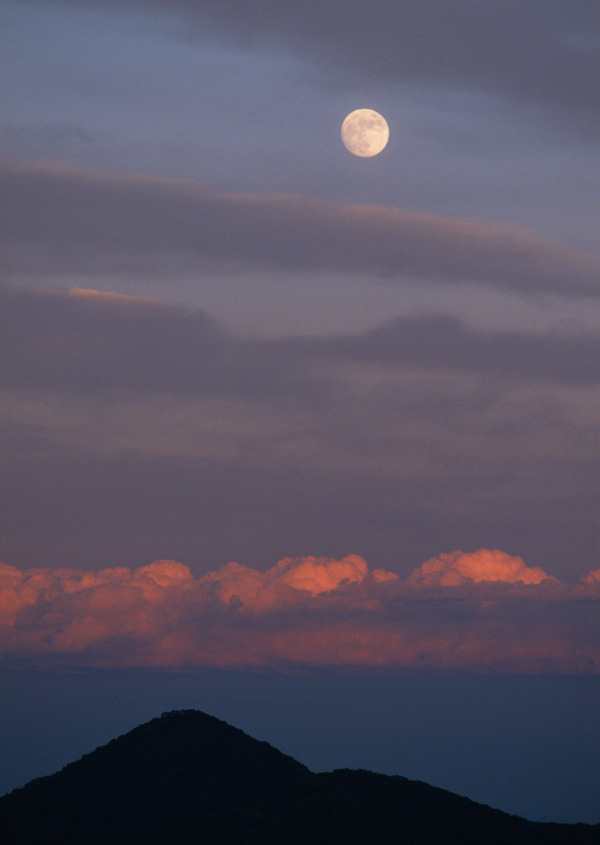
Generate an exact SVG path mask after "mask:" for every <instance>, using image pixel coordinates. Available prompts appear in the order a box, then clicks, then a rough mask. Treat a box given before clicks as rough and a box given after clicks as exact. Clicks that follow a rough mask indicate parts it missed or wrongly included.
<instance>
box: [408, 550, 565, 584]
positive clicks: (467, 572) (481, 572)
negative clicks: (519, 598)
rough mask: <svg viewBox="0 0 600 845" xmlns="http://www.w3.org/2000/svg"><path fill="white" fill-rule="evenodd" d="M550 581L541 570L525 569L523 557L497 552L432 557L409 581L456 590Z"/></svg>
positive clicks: (451, 553)
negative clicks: (489, 583)
mask: <svg viewBox="0 0 600 845" xmlns="http://www.w3.org/2000/svg"><path fill="white" fill-rule="evenodd" d="M548 577H549V576H548V575H547V574H546V573H545V572H544V570H543V569H540V567H539V566H534V567H528V566H525V563H524V561H523V560H522V558H520V557H513V556H512V555H507V554H505V552H501V551H498V549H478V550H477V551H476V552H472V553H464V552H449V553H442V554H441V555H440V556H439V557H432V558H430V560H427V561H425V563H423V564H421V566H420V567H419V568H418V569H416V570H415V571H414V572H413V573H412V575H411V577H410V580H411V581H412V582H413V583H419V584H426V585H428V586H433V585H441V586H444V587H454V586H457V585H458V584H464V583H465V581H466V580H471V581H475V582H476V583H479V582H480V581H504V582H505V583H508V584H518V583H521V584H540V583H541V582H542V581H543V580H544V579H545V578H548Z"/></svg>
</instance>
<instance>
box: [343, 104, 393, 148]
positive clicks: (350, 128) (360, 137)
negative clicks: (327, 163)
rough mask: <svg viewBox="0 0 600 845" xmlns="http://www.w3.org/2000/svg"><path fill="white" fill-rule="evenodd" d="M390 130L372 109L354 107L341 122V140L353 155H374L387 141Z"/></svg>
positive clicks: (383, 119)
mask: <svg viewBox="0 0 600 845" xmlns="http://www.w3.org/2000/svg"><path fill="white" fill-rule="evenodd" d="M389 137H390V130H389V127H388V125H387V123H386V120H385V118H383V117H382V116H381V115H380V114H379V113H378V112H376V111H373V109H356V111H353V112H350V114H349V115H348V116H347V117H346V118H345V119H344V122H343V123H342V141H343V142H344V146H345V147H346V149H347V150H349V151H350V152H351V153H353V154H354V155H355V156H362V157H363V158H367V157H369V156H376V155H377V153H380V152H381V151H382V149H383V148H384V147H385V145H386V144H387V142H388V138H389Z"/></svg>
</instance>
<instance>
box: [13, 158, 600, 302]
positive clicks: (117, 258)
mask: <svg viewBox="0 0 600 845" xmlns="http://www.w3.org/2000/svg"><path fill="white" fill-rule="evenodd" d="M0 217H1V218H2V220H3V226H2V231H1V233H0V255H2V256H3V263H2V268H1V269H2V270H3V271H4V273H5V274H6V275H7V276H8V277H13V278H20V279H22V278H26V277H27V276H28V275H29V274H30V273H32V272H36V271H39V270H42V271H43V273H44V274H45V275H53V274H57V275H61V274H62V275H64V274H73V273H82V274H89V273H108V272H112V273H117V272H118V273H120V274H130V275H131V274H135V275H140V274H142V275H144V276H146V277H147V276H154V277H157V276H158V277H160V276H164V275H165V274H168V275H169V276H170V277H171V278H172V276H173V273H174V272H175V271H176V270H177V268H178V269H179V270H180V271H181V272H186V273H189V272H190V271H191V270H192V269H193V270H195V271H197V270H198V268H199V267H202V266H203V262H204V263H206V262H209V261H215V260H218V261H223V260H225V261H228V262H234V263H235V262H238V263H239V262H246V263H250V264H251V265H254V266H261V267H263V268H264V267H270V268H272V269H275V270H289V271H298V270H301V271H304V272H312V271H336V272H356V271H363V270H366V271H368V272H369V274H370V276H375V277H379V278H383V279H391V280H394V281H402V280H403V279H405V278H407V277H411V278H420V279H423V280H428V281H431V282H440V281H445V282H464V281H473V282H476V283H481V284H485V285H494V286H496V285H499V286H501V287H502V288H503V289H513V290H517V291H546V292H555V293H556V292H557V293H562V294H568V295H573V294H582V295H592V294H595V293H597V291H598V278H599V277H600V259H599V258H598V256H595V255H592V254H587V253H583V252H579V251H577V250H576V249H571V248H569V247H566V246H561V245H560V244H558V243H556V242H553V241H550V240H545V239H544V238H541V237H537V236H536V235H534V234H532V233H530V232H528V231H527V230H524V229H521V228H519V227H518V226H511V225H508V224H500V223H493V222H481V221H474V220H468V219H461V218H454V217H444V216H442V215H437V214H424V213H415V212H411V211H407V210H404V209H398V208H387V207H381V206H368V205H342V204H340V205H335V204H331V203H327V202H325V201H323V200H317V199H311V198H309V197H305V196H298V195H267V194H262V195H256V194H227V193H222V192H218V191H215V190H211V189H210V188H208V187H206V186H205V185H202V184H199V183H197V182H194V181H189V180H188V181H186V180H168V179H159V178H154V177H141V176H138V177H128V176H115V175H110V174H101V173H89V172H83V171H78V170H75V169H73V168H69V167H66V166H57V165H51V164H27V165H26V164H17V163H14V162H9V161H3V162H1V161H0ZM115 219H118V221H119V225H118V226H115Z"/></svg>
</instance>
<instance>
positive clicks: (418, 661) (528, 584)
mask: <svg viewBox="0 0 600 845" xmlns="http://www.w3.org/2000/svg"><path fill="white" fill-rule="evenodd" d="M582 580H583V582H584V585H583V586H570V585H567V584H563V583H561V582H560V581H558V580H556V579H554V578H551V577H549V576H547V574H546V573H545V572H544V571H543V570H542V569H540V568H538V567H532V568H530V567H527V566H526V565H525V564H524V562H523V560H522V559H521V558H519V557H514V556H511V555H507V554H505V553H504V552H501V551H498V550H487V549H479V550H477V551H476V552H473V553H463V552H459V551H457V552H451V553H448V554H441V555H440V556H439V557H437V558H432V559H431V560H429V561H426V562H425V563H424V564H422V565H421V566H420V567H419V568H418V569H416V570H415V571H414V572H413V573H412V575H410V576H409V578H408V579H406V580H402V579H400V578H399V576H398V575H397V574H396V573H393V572H387V571H385V570H369V567H368V566H367V563H366V562H365V561H364V560H363V558H361V557H359V556H358V555H348V556H347V557H345V558H341V559H331V558H322V557H321V558H319V557H313V556H306V557H300V558H284V559H283V560H281V561H279V562H278V563H277V564H275V566H273V567H271V568H270V569H268V570H266V571H265V572H261V571H259V570H257V569H253V568H251V567H247V566H243V565H242V564H240V563H235V562H231V563H228V564H226V565H225V566H223V567H221V568H220V569H219V570H216V571H213V572H208V573H206V574H205V575H202V576H201V577H199V578H195V577H194V576H193V575H192V573H191V572H190V570H189V569H188V568H187V567H186V566H184V565H183V564H181V563H178V562H176V561H169V560H160V561H155V562H154V563H151V564H149V565H147V566H142V567H139V568H138V569H135V570H131V569H129V568H127V567H117V568H109V569H104V570H101V571H99V572H86V571H81V570H75V569H55V570H51V569H42V568H39V569H31V570H26V571H21V570H19V569H17V568H15V567H13V566H8V565H6V564H2V565H0V634H1V637H2V649H3V653H4V659H5V661H7V662H8V663H10V664H14V663H17V664H19V663H28V664H31V663H34V664H43V665H47V664H52V665H65V664H67V665H73V664H77V665H94V666H164V667H169V666H171V667H174V666H178V667H185V666H187V667H193V666H220V667H244V666H246V667H282V666H284V667H286V668H288V669H291V668H293V667H310V666H325V667H338V668H344V667H345V668H353V669H361V670H363V671H371V670H382V669H385V670H394V669H401V668H406V667H409V668H429V669H460V670H469V671H485V672H490V671H495V672H503V671H511V672H515V671H516V672H587V673H596V672H599V671H600V613H598V610H599V605H600V577H598V571H596V572H593V573H590V574H589V575H586V576H584V578H583V579H582Z"/></svg>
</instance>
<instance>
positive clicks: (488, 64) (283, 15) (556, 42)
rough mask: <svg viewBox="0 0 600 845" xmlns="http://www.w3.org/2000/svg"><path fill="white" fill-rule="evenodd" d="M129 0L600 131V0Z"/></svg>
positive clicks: (356, 76)
mask: <svg viewBox="0 0 600 845" xmlns="http://www.w3.org/2000/svg"><path fill="white" fill-rule="evenodd" d="M76 1H77V2H79V3H81V0H76ZM130 2H131V5H134V6H138V7H141V8H145V9H149V10H153V11H154V10H163V11H165V10H168V11H169V12H176V13H178V14H179V15H181V16H182V17H183V20H184V22H185V32H186V35H188V36H189V37H197V38H201V39H202V40H206V39H208V38H211V37H214V35H215V34H218V35H219V36H221V37H223V38H225V39H228V40H229V41H231V42H232V43H234V44H236V45H240V44H241V45H245V46H258V47H269V48H273V49H278V50H291V51H293V52H295V53H296V54H297V55H299V56H301V57H303V58H304V59H305V60H307V61H310V62H313V63H315V64H317V65H318V66H319V67H320V68H321V69H323V70H324V71H326V70H328V69H329V70H332V71H333V70H337V71H338V73H337V75H336V77H335V79H336V82H337V84H338V85H340V86H343V87H345V88H350V87H356V86H358V85H360V84H361V83H362V82H364V80H365V78H367V79H370V80H374V81H377V82H384V83H387V84H389V85H394V84H404V85H406V84H410V83H415V84H418V85H434V86H439V87H442V88H449V87H452V88H458V89H463V90H473V91H478V92H483V93H486V94H490V95H493V96H497V97H500V98H503V99H505V100H507V101H510V102H513V103H516V104H529V105H534V106H536V105H537V106H540V107H542V108H544V109H546V110H547V111H548V112H549V113H550V114H551V115H554V117H555V118H556V119H563V120H565V121H569V122H570V123H571V125H572V124H573V122H575V124H576V125H579V126H580V127H581V128H583V129H584V130H586V131H588V132H592V133H593V134H594V135H598V133H600V118H599V111H598V96H597V92H598V89H599V88H600V21H599V17H598V9H597V5H596V3H595V0H574V1H573V2H569V3H565V2H563V0H529V2H527V3H523V2H520V0H504V2H501V1H500V0H496V2H486V3H481V2H477V0H456V2H453V3H451V4H450V3H447V2H444V0H377V2H376V3H375V4H373V3H372V2H368V0H357V1H356V2H350V3H349V2H347V0H316V2H313V3H310V5H307V4H305V3H302V2H299V0H295V2H291V3H283V4H282V3H280V2H278V0H255V2H253V3H251V4H247V5H246V6H245V7H244V10H243V13H240V8H239V4H238V2H237V0H202V2H196V0H172V2H171V1H170V2H166V0H130ZM85 5H91V4H90V3H88V2H86V3H85ZM103 5H106V4H103ZM119 5H122V4H119Z"/></svg>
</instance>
